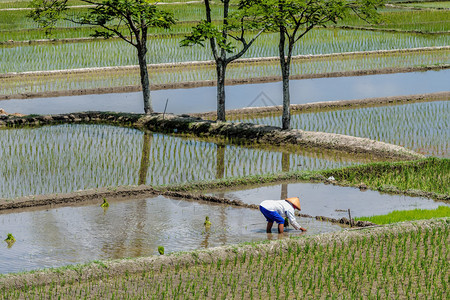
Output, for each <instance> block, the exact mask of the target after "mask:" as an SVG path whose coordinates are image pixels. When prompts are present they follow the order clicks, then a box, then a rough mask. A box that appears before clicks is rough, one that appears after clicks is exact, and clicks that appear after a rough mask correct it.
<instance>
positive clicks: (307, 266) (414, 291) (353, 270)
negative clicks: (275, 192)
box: [0, 219, 450, 299]
mask: <svg viewBox="0 0 450 300" xmlns="http://www.w3.org/2000/svg"><path fill="white" fill-rule="evenodd" d="M430 224H431V225H430ZM420 226H423V227H420ZM342 237H346V238H345V239H344V238H340V236H336V237H334V238H333V239H319V238H313V239H309V240H303V241H296V240H290V241H288V242H287V243H286V244H287V245H288V246H287V247H288V249H282V248H281V247H280V246H277V245H274V251H273V253H268V255H265V256H264V258H262V257H261V254H259V255H258V254H257V252H256V251H254V250H253V249H252V248H251V247H248V248H246V250H245V251H244V250H243V251H239V252H236V253H235V252H233V251H229V252H227V254H226V256H224V257H223V256H222V257H212V259H211V261H210V262H208V263H206V262H203V263H202V261H199V260H195V261H192V260H191V261H192V262H190V263H189V264H187V265H183V264H182V265H179V264H177V265H175V266H173V267H169V266H167V267H165V268H163V267H162V265H161V268H160V270H159V271H158V270H149V271H147V270H145V271H142V272H139V273H136V274H133V273H132V274H129V273H126V274H125V275H122V276H111V277H110V276H109V275H108V274H107V273H106V274H105V275H102V276H101V277H100V278H98V279H87V280H84V281H74V282H71V283H65V284H64V285H62V284H58V283H56V284H52V285H46V286H30V287H27V288H26V289H16V288H14V287H10V286H4V287H3V288H2V289H1V290H0V293H1V295H2V296H3V297H4V298H8V299H18V298H20V297H21V296H23V293H25V292H26V293H27V295H28V296H29V297H38V298H49V296H50V295H51V296H52V297H55V298H57V297H58V296H62V297H66V298H84V297H92V298H113V297H114V298H151V297H156V298H158V299H166V298H167V299H169V298H170V299H175V298H183V297H184V298H189V299H190V298H193V299H197V298H213V299H218V298H230V299H235V298H244V299H255V298H256V299H269V298H286V299H291V298H332V297H333V295H337V294H339V296H340V297H342V298H359V297H363V298H408V297H410V298H415V297H418V298H433V299H447V298H448V291H447V288H448V279H449V262H448V259H447V258H448V253H449V249H450V248H449V246H448V243H447V240H448V238H449V227H448V219H447V220H443V221H434V223H430V222H429V223H424V224H422V225H416V226H414V227H409V228H408V227H406V228H404V227H401V226H397V227H391V228H390V229H389V230H387V229H386V230H383V231H379V232H376V231H368V232H366V233H365V234H364V233H362V234H359V235H353V236H352V235H349V236H346V234H345V233H343V235H342ZM255 246H256V247H257V246H258V245H255ZM278 249H279V251H278ZM174 259H176V258H174ZM233 262H234V263H233ZM211 287H214V288H213V289H212V288H211Z"/></svg>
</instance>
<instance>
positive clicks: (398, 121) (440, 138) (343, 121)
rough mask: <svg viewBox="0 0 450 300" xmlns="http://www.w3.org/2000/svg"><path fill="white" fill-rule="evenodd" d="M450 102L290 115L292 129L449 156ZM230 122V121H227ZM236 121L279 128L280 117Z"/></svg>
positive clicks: (427, 153) (248, 118)
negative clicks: (449, 113) (449, 112)
mask: <svg viewBox="0 0 450 300" xmlns="http://www.w3.org/2000/svg"><path fill="white" fill-rule="evenodd" d="M449 109H450V102H449V101H437V102H419V103H410V104H402V105H394V106H393V105H386V106H378V107H366V108H353V109H335V110H329V111H313V112H307V113H297V114H293V115H292V117H291V126H292V128H297V129H301V130H307V131H321V132H330V133H339V134H345V135H351V136H358V137H363V138H369V139H372V140H377V141H382V142H386V143H391V144H394V145H399V146H403V147H406V148H408V149H411V150H414V151H416V152H418V153H422V154H425V155H432V156H439V157H448V156H449V155H450V153H449V149H450V144H449V142H450V132H449V131H448V130H446V128H449V127H450V120H449V118H448V111H449ZM230 118H233V117H230ZM234 118H235V120H236V121H241V122H251V123H255V124H264V125H271V126H278V127H280V125H281V117H280V113H274V114H273V115H271V116H268V117H258V116H257V115H256V116H255V115H253V116H252V115H246V116H243V115H241V116H236V117H234Z"/></svg>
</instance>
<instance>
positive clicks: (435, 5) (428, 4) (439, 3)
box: [401, 1, 450, 22]
mask: <svg viewBox="0 0 450 300" xmlns="http://www.w3.org/2000/svg"><path fill="white" fill-rule="evenodd" d="M401 5H402V6H405V7H419V8H445V9H450V1H437V2H428V1H425V2H414V3H406V4H401ZM447 22H448V20H447Z"/></svg>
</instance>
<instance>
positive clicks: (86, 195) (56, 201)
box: [0, 185, 258, 212]
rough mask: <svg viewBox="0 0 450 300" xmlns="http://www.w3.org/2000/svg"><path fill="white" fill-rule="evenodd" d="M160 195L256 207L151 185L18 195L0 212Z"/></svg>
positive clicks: (0, 204) (1, 202) (0, 201)
mask: <svg viewBox="0 0 450 300" xmlns="http://www.w3.org/2000/svg"><path fill="white" fill-rule="evenodd" d="M157 195H162V196H166V197H171V198H176V199H189V200H197V201H205V202H212V203H216V204H226V205H232V206H238V207H245V208H253V209H255V208H258V206H257V205H254V204H246V203H243V202H242V201H239V200H229V199H225V198H220V197H215V196H208V195H202V194H198V193H190V192H179V191H169V190H157V189H154V188H153V187H151V186H144V185H141V186H121V187H117V188H99V189H90V190H84V191H77V192H73V193H67V194H52V195H36V196H27V197H20V198H15V199H0V212H5V211H6V212H10V211H11V210H14V211H17V210H19V211H20V210H24V209H28V208H33V207H51V208H53V207H60V206H68V205H71V204H80V203H87V202H95V201H101V200H102V199H103V198H107V199H108V200H114V199H119V198H136V197H139V198H145V197H151V196H157Z"/></svg>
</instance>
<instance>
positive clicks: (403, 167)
mask: <svg viewBox="0 0 450 300" xmlns="http://www.w3.org/2000/svg"><path fill="white" fill-rule="evenodd" d="M321 173H322V174H323V175H325V176H334V177H335V178H336V180H337V181H341V182H349V183H351V184H355V185H358V184H360V183H362V182H363V183H365V184H366V185H367V186H368V187H369V188H371V189H374V190H381V191H386V192H389V191H391V190H393V189H394V190H395V189H399V190H401V191H404V192H405V191H409V190H420V191H425V192H432V193H436V194H440V195H443V196H446V197H447V199H448V198H449V195H450V185H449V182H450V159H448V158H442V159H439V158H427V159H423V160H417V161H408V162H394V163H386V162H381V163H373V164H367V165H362V166H353V167H348V168H342V169H338V170H330V171H323V172H321Z"/></svg>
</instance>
